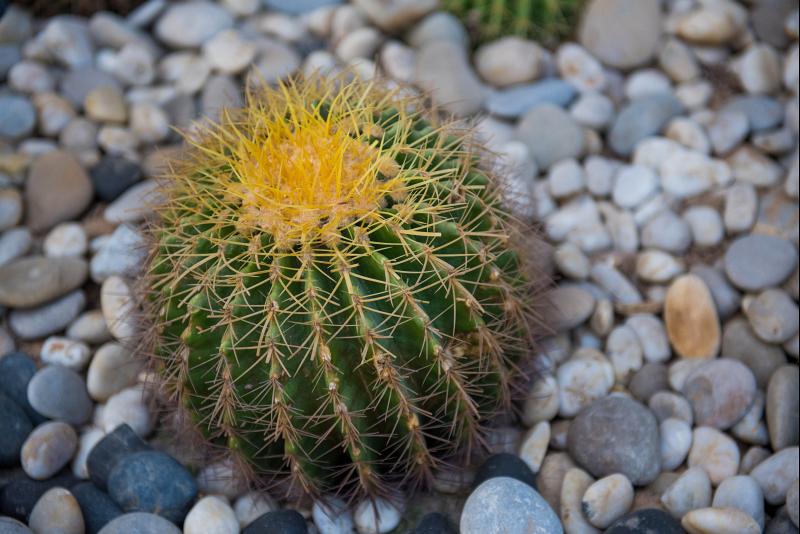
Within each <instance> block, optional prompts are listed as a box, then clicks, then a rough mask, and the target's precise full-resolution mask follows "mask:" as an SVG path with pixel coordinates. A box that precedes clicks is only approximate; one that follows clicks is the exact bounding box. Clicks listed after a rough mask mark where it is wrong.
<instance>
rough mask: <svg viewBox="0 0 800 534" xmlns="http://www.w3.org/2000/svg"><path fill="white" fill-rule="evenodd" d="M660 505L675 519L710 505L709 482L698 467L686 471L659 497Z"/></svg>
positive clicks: (704, 473)
mask: <svg viewBox="0 0 800 534" xmlns="http://www.w3.org/2000/svg"><path fill="white" fill-rule="evenodd" d="M661 504H663V505H664V508H666V509H667V511H668V512H669V513H670V514H672V516H673V517H675V518H676V519H680V518H682V517H683V516H684V515H686V514H687V513H689V512H691V511H692V510H696V509H698V508H705V507H706V506H708V505H710V504H711V481H710V480H709V478H708V475H707V474H706V472H705V471H704V470H703V469H701V468H699V467H692V468H690V469H688V470H686V471H685V472H684V473H683V474H681V476H679V477H678V478H677V480H675V482H673V483H672V484H670V485H669V487H668V488H667V489H666V490H665V491H664V493H663V494H662V495H661Z"/></svg>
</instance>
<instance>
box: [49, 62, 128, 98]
mask: <svg viewBox="0 0 800 534" xmlns="http://www.w3.org/2000/svg"><path fill="white" fill-rule="evenodd" d="M104 86H111V87H116V88H118V89H121V87H120V84H119V82H118V81H117V80H116V78H114V77H113V76H112V75H110V74H108V73H106V72H103V71H102V70H98V69H95V68H94V67H88V66H87V67H81V68H79V69H70V70H68V71H67V72H66V74H65V75H64V77H63V78H62V79H61V85H60V89H61V91H60V94H61V96H63V97H64V98H66V99H67V100H69V101H70V102H71V103H72V105H74V106H76V107H77V108H82V107H83V103H84V102H85V101H86V96H87V95H88V94H89V93H90V92H91V91H92V89H95V88H97V87H104Z"/></svg>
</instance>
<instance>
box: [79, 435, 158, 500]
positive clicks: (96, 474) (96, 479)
mask: <svg viewBox="0 0 800 534" xmlns="http://www.w3.org/2000/svg"><path fill="white" fill-rule="evenodd" d="M147 450H150V447H149V446H148V445H147V444H146V443H145V442H144V441H142V439H141V438H140V437H139V436H137V435H136V434H135V433H134V431H133V430H132V429H131V427H129V426H128V425H120V426H118V427H117V428H115V429H114V430H113V431H112V432H110V433H108V434H106V435H105V436H104V437H103V438H102V439H100V441H98V442H97V443H96V444H95V446H94V447H92V450H91V451H89V456H88V457H87V458H86V468H87V470H88V471H89V478H90V479H91V480H92V482H93V483H94V485H95V486H97V487H98V488H100V489H102V490H105V489H106V486H107V481H108V476H109V474H110V473H111V471H112V470H113V469H114V467H116V465H117V463H119V461H120V460H121V459H122V458H124V457H125V456H128V455H129V454H132V453H135V452H141V451H147Z"/></svg>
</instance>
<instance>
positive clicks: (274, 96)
mask: <svg viewBox="0 0 800 534" xmlns="http://www.w3.org/2000/svg"><path fill="white" fill-rule="evenodd" d="M436 124H437V123H436V119H435V118H434V116H433V114H432V113H430V112H429V111H427V110H426V108H425V107H424V104H423V102H422V101H421V100H418V99H410V98H402V97H400V96H399V92H398V91H390V90H388V89H385V88H383V87H382V86H381V85H380V84H378V83H375V82H362V81H345V79H344V78H339V79H336V80H333V81H326V80H325V79H323V78H321V77H316V76H315V77H312V78H308V79H305V80H296V81H292V82H287V83H285V84H282V85H280V86H278V87H277V88H268V87H267V88H260V89H257V90H255V91H252V92H251V94H249V95H248V99H247V104H246V105H245V106H244V108H242V109H238V110H229V111H227V112H225V113H223V116H222V117H221V119H220V121H219V123H218V124H215V125H212V126H206V127H205V130H204V131H202V132H201V133H200V134H198V135H195V136H193V137H192V140H191V141H190V143H189V144H190V145H191V146H190V147H189V148H188V149H187V151H186V154H185V155H184V156H183V157H182V158H181V159H180V160H179V161H176V162H174V163H173V166H172V171H171V172H170V173H169V176H168V177H166V179H165V180H164V185H163V188H162V192H163V195H164V198H165V202H164V203H163V204H161V205H160V207H159V208H158V210H159V214H158V215H159V216H158V217H157V218H156V220H155V221H154V222H153V224H152V227H151V234H152V236H153V239H154V246H153V252H152V254H151V258H150V264H149V276H148V291H147V299H145V301H146V308H147V314H146V315H147V317H148V318H149V322H150V323H151V328H150V331H149V333H148V334H146V336H145V337H146V339H147V341H149V345H150V350H151V352H152V353H153V355H154V361H155V367H156V370H157V374H158V376H160V377H161V382H162V384H163V386H164V388H163V389H164V390H165V391H166V392H167V393H168V394H170V395H172V396H173V397H174V400H176V401H178V402H177V404H178V405H179V406H180V411H181V413H183V414H186V415H188V417H187V418H186V419H188V420H189V421H191V425H190V426H192V427H193V428H196V429H198V430H199V431H200V433H201V434H202V435H203V439H204V440H205V441H206V442H207V443H208V444H210V445H212V446H214V447H216V448H217V449H216V450H220V451H224V452H225V453H226V454H232V455H233V456H234V458H236V459H237V460H238V463H239V464H240V465H241V466H243V468H245V469H246V470H247V472H248V474H250V475H252V476H253V477H254V478H257V479H259V480H264V479H270V477H274V476H277V477H281V476H286V477H289V478H290V479H291V481H292V482H293V483H296V484H299V485H300V487H301V488H302V489H303V490H304V491H306V492H309V493H311V494H315V495H318V494H326V493H334V494H349V495H370V496H372V495H386V494H390V493H391V492H392V491H394V490H396V489H398V488H400V487H402V486H403V485H404V484H408V483H410V482H413V481H424V480H430V477H431V476H432V474H433V473H434V472H435V470H436V469H437V468H439V467H442V466H445V465H449V464H453V463H457V462H462V461H464V460H465V458H467V457H468V456H469V455H470V453H471V452H474V451H475V450H478V449H480V448H481V446H482V445H483V443H484V441H485V440H484V438H485V435H486V428H487V427H486V423H487V420H488V419H490V418H491V417H492V416H493V415H495V414H497V413H498V412H500V411H502V410H504V409H507V408H508V407H509V405H510V401H511V398H512V389H513V388H512V386H513V384H514V380H515V379H516V378H518V377H519V375H520V373H519V372H518V371H517V369H518V365H519V363H520V361H521V359H522V358H524V357H527V356H529V355H531V353H532V343H533V342H532V337H533V336H532V335H531V325H532V324H533V323H532V320H533V317H534V315H535V306H534V301H533V300H532V298H531V289H532V287H533V283H532V279H533V278H534V277H532V276H531V274H530V273H531V270H530V269H529V268H528V267H527V266H526V265H527V263H529V262H528V260H525V259H523V255H522V252H521V251H522V250H523V249H524V248H525V247H520V246H519V243H521V242H522V239H523V238H524V237H525V236H523V235H522V232H520V228H521V227H520V225H519V224H518V223H517V222H515V221H514V220H512V217H511V216H510V215H508V213H507V210H505V209H504V207H503V204H502V202H501V195H500V191H499V188H498V186H497V184H496V182H495V181H494V179H493V178H492V177H491V175H490V174H489V173H487V172H484V171H482V170H481V169H480V165H479V164H478V161H479V158H478V157H477V152H476V150H477V149H476V148H475V147H474V145H472V144H471V143H470V142H469V141H468V137H467V135H466V133H465V132H464V131H459V130H457V129H455V128H452V127H447V126H442V125H438V126H437V125H436Z"/></svg>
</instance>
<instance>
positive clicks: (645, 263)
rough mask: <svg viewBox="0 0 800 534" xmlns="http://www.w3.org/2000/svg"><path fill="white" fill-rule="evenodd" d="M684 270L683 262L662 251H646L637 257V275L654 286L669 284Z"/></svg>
mask: <svg viewBox="0 0 800 534" xmlns="http://www.w3.org/2000/svg"><path fill="white" fill-rule="evenodd" d="M683 270H684V267H683V262H682V261H681V260H679V259H678V258H676V257H675V256H673V255H672V254H669V253H667V252H664V251H661V250H656V249H653V250H645V251H644V252H641V253H639V255H638V256H637V257H636V274H637V275H638V276H639V278H641V279H642V280H644V281H646V282H651V283H654V284H663V283H666V282H669V281H670V280H672V279H673V278H675V277H676V276H678V275H679V274H681V273H682V272H683Z"/></svg>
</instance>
